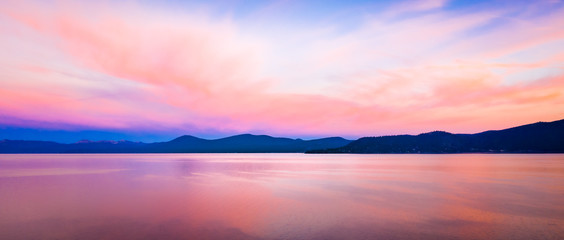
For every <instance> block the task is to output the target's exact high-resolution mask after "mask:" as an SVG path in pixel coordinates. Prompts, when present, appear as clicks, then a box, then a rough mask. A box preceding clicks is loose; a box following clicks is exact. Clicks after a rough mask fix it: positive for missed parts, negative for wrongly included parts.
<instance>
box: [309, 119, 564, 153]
mask: <svg viewBox="0 0 564 240" xmlns="http://www.w3.org/2000/svg"><path fill="white" fill-rule="evenodd" d="M306 153H564V119H563V120H558V121H554V122H538V123H533V124H528V125H523V126H518V127H514V128H509V129H504V130H497V131H486V132H481V133H476V134H452V133H448V132H442V131H435V132H429V133H423V134H419V135H415V136H414V135H397V136H382V137H364V138H360V139H358V140H356V141H353V142H351V143H350V144H348V145H346V146H343V147H338V148H332V149H324V150H311V151H307V152H306Z"/></svg>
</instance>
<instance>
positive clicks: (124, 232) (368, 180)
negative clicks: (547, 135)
mask: <svg viewBox="0 0 564 240" xmlns="http://www.w3.org/2000/svg"><path fill="white" fill-rule="evenodd" d="M0 239H212V240H213V239H564V155H562V154H538V155H536V154H523V155H518V154H513V155H511V154H507V155H502V154H445V155H430V154H429V155H401V154H400V155H377V154H374V155H306V154H81V155H70V154H69V155H56V154H53V155H51V154H37V155H34V154H20V155H0Z"/></svg>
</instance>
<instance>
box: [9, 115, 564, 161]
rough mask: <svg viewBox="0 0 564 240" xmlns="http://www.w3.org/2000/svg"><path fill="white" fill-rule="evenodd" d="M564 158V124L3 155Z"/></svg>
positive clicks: (43, 148) (30, 144)
mask: <svg viewBox="0 0 564 240" xmlns="http://www.w3.org/2000/svg"><path fill="white" fill-rule="evenodd" d="M304 152H305V153H564V119H563V120H558V121H554V122H538V123H533V124H528V125H523V126H518V127H514V128H509V129H504V130H495V131H493V130H492V131H486V132H481V133H476V134H452V133H448V132H443V131H434V132H429V133H423V134H419V135H396V136H381V137H363V138H360V139H358V140H355V141H351V140H347V139H344V138H341V137H330V138H321V139H314V140H302V139H291V138H278V137H271V136H267V135H251V134H242V135H236V136H231V137H226V138H220V139H213V140H208V139H202V138H198V137H194V136H189V135H184V136H181V137H178V138H175V139H173V140H171V141H168V142H156V143H142V142H130V141H88V140H84V141H79V142H76V143H70V144H63V143H56V142H49V141H26V140H1V141H0V153H304Z"/></svg>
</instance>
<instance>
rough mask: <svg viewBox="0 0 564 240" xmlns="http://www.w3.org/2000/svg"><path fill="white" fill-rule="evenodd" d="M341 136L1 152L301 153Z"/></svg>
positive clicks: (30, 145) (8, 143) (32, 146)
mask: <svg viewBox="0 0 564 240" xmlns="http://www.w3.org/2000/svg"><path fill="white" fill-rule="evenodd" d="M350 142H351V140H347V139H344V138H341V137H330V138H321V139H314V140H302V139H291V138H277V137H271V136H267V135H251V134H242V135H236V136H231V137H226V138H220V139H214V140H208V139H202V138H198V137H194V136H189V135H184V136H181V137H178V138H175V139H173V140H171V141H168V142H157V143H142V142H130V141H88V140H84V141H79V142H76V143H71V144H63V143H56V142H49V141H24V140H2V141H0V153H270V152H272V153H274V152H276V153H303V152H306V151H308V150H314V149H327V148H337V147H342V146H345V145H347V144H348V143H350Z"/></svg>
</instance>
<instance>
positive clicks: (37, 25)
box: [0, 1, 564, 136]
mask: <svg viewBox="0 0 564 240" xmlns="http://www.w3.org/2000/svg"><path fill="white" fill-rule="evenodd" d="M106 4H107V3H99V4H92V3H80V4H79V3H69V2H65V1H63V2H60V3H59V5H55V6H43V5H40V4H39V3H37V2H27V4H26V5H25V6H18V5H17V4H16V5H15V6H13V7H2V8H0V15H1V18H0V21H1V23H2V25H1V26H2V28H0V32H1V33H2V34H3V35H4V37H1V38H0V40H1V41H3V42H4V43H5V44H2V46H0V50H6V51H5V52H9V51H11V52H12V53H14V54H16V53H17V54H16V55H17V56H16V57H14V58H12V56H11V55H8V54H4V55H0V62H1V63H3V65H4V66H10V68H9V69H8V68H7V69H6V71H5V73H4V74H5V75H6V77H7V78H4V79H9V80H3V81H0V86H1V88H0V94H2V96H3V99H6V101H2V102H1V103H0V113H1V114H3V115H6V116H11V117H17V118H21V119H28V120H37V121H45V122H62V123H68V124H73V125H80V126H85V127H105V128H115V129H130V128H148V129H166V128H174V129H182V130H185V131H190V130H193V129H194V128H198V129H217V130H220V131H224V132H255V133H268V134H278V135H348V136H363V135H380V134H398V133H419V132H423V131H430V130H438V129H441V130H448V131H454V132H475V131H479V130H484V129H491V128H504V127H511V126H513V125H518V124H524V123H529V122H535V121H539V120H545V121H548V120H555V119H559V118H562V116H564V110H559V109H564V96H563V94H562V93H561V92H563V91H562V90H564V83H563V79H564V78H563V76H564V73H562V72H560V73H561V74H557V75H556V76H543V77H538V78H535V79H531V80H530V81H528V82H526V83H519V82H511V81H509V80H508V79H507V76H508V75H509V74H518V73H520V72H523V71H528V70H531V69H541V70H543V69H545V68H553V67H554V66H560V68H561V67H562V66H561V65H558V64H559V63H560V62H562V54H558V53H554V52H547V53H543V54H540V55H539V54H538V53H537V55H536V57H537V60H535V61H527V60H526V59H521V58H515V57H512V56H513V54H516V53H523V52H524V56H529V55H531V54H533V53H532V50H531V49H533V48H545V47H546V46H545V45H546V44H547V43H553V42H555V41H564V35H563V34H562V33H563V32H562V30H558V29H564V26H561V25H562V24H561V23H562V21H560V20H562V17H560V15H557V14H554V15H549V16H541V17H538V18H532V19H528V20H527V21H528V23H529V24H532V25H534V26H540V25H543V26H544V27H532V28H525V29H524V30H523V31H522V32H519V31H515V29H518V28H519V27H522V25H521V23H519V22H513V21H509V22H507V23H506V24H507V25H504V26H502V27H500V28H494V30H491V31H485V32H476V33H475V35H474V36H468V34H469V32H472V31H475V29H477V28H480V27H483V26H484V25H487V24H489V23H491V22H492V21H495V20H496V19H498V18H499V17H500V16H503V14H504V13H503V11H501V10H500V11H491V12H479V13H465V14H460V15H457V17H456V18H452V16H453V13H449V12H438V11H431V12H429V13H426V14H422V15H417V16H415V17H412V18H408V19H404V20H401V21H400V20H390V19H386V18H383V19H379V18H370V19H368V20H366V22H365V23H364V24H363V25H361V26H360V27H359V28H358V29H355V30H352V31H349V32H346V33H342V34H332V33H329V32H328V31H320V32H322V33H321V34H316V35H315V36H314V37H311V36H308V37H307V38H306V39H307V41H306V42H304V43H303V44H301V45H300V44H298V45H300V46H297V47H295V48H290V47H288V46H286V45H284V41H285V39H272V38H269V36H263V35H260V33H249V32H248V31H244V30H243V29H241V28H242V27H241V26H239V25H238V23H237V21H236V20H233V19H230V18H225V19H220V20H213V19H211V18H210V17H207V16H205V15H178V14H166V13H164V12H161V11H158V10H152V11H151V10H148V9H146V8H145V7H143V6H142V5H135V4H118V5H117V6H113V7H111V8H110V7H109V6H108V5H106ZM444 4H445V2H444V1H428V2H420V3H417V4H415V5H410V6H409V7H407V5H405V6H404V5H398V7H397V8H395V9H400V10H401V9H403V10H401V11H402V12H404V13H409V12H412V11H427V10H433V9H440V7H441V6H443V5H444ZM393 9H394V8H393ZM397 11H399V10H397ZM85 12H88V14H84V13H85ZM431 26H432V27H431ZM561 27H562V28H561ZM324 29H326V28H324ZM296 31H300V30H299V29H298V30H296ZM301 31H302V32H306V31H303V29H302V30H301ZM312 31H315V29H313V30H312ZM315 32H317V31H315ZM290 35H291V33H289V34H288V38H292V39H293V41H294V42H295V41H297V42H298V43H299V41H300V39H299V38H296V36H290ZM17 40H21V41H20V42H18V43H17V44H16V43H15V42H17ZM490 43H491V44H490ZM504 43H507V44H504ZM292 46H294V45H292ZM500 46H502V47H500ZM278 48H279V49H283V50H286V49H289V50H288V51H284V52H282V51H280V50H277V49H278ZM555 52H558V51H555ZM274 53H277V54H274ZM278 53H280V54H278ZM503 57H505V58H506V59H501V58H503ZM500 59H501V60H500ZM538 59H540V60H538ZM4 63H6V64H4ZM273 65H275V66H273ZM500 69H504V70H506V71H505V73H503V74H500V73H498V72H497V71H498V70H500ZM288 86H290V87H288Z"/></svg>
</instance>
